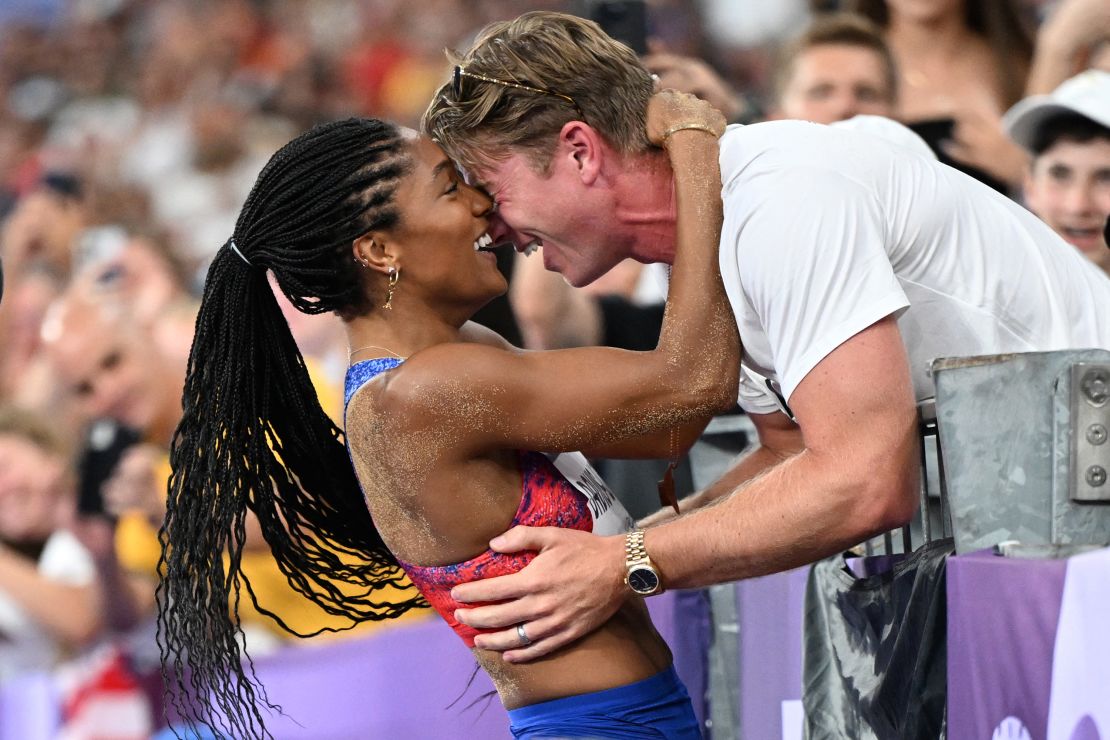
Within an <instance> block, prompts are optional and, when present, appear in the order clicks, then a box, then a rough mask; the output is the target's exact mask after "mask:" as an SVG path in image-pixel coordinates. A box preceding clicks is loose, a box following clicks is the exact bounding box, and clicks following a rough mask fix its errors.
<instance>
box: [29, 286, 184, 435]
mask: <svg viewBox="0 0 1110 740" xmlns="http://www.w3.org/2000/svg"><path fill="white" fill-rule="evenodd" d="M63 300H65V299H63ZM70 300H71V303H70V304H69V305H66V306H64V307H63V308H62V309H61V311H60V315H58V316H57V317H55V318H53V319H52V320H51V321H49V322H48V327H44V335H46V339H47V343H46V344H47V357H48V358H49V360H50V362H51V366H52V367H53V369H54V371H55V373H56V374H57V376H58V378H59V380H60V381H61V383H62V385H63V387H64V388H65V390H66V391H67V392H68V393H69V394H70V397H71V398H72V399H73V401H74V402H76V403H77V404H78V406H79V408H80V409H81V412H82V414H83V415H84V416H85V417H86V418H96V417H108V418H111V419H114V420H116V421H118V422H119V423H121V424H124V425H127V426H130V427H133V428H135V429H140V430H145V431H148V432H152V431H153V428H154V427H156V426H167V425H168V424H169V423H170V422H169V420H168V418H167V417H169V416H171V415H172V411H171V410H170V406H171V404H172V403H175V402H172V401H170V400H168V399H172V398H173V397H174V396H173V394H172V393H170V392H169V389H170V388H172V385H171V381H170V379H169V376H168V370H167V366H166V363H165V361H164V358H162V356H161V355H160V353H159V352H158V351H156V350H155V349H153V348H152V343H151V339H150V336H149V334H147V333H146V332H145V331H143V330H141V329H140V328H139V327H136V326H132V325H130V324H129V323H128V322H127V321H126V320H125V319H123V318H121V317H116V316H115V315H113V314H112V310H113V309H111V308H109V307H107V306H103V305H99V304H98V303H96V302H91V303H86V302H84V301H82V300H79V299H76V298H71V299H70Z"/></svg>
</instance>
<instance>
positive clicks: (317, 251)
mask: <svg viewBox="0 0 1110 740" xmlns="http://www.w3.org/2000/svg"><path fill="white" fill-rule="evenodd" d="M407 168H408V160H407V158H406V156H405V152H404V148H403V145H402V141H401V138H400V134H399V132H398V130H397V129H396V128H395V127H393V126H390V125H388V124H385V123H382V122H379V121H372V120H361V119H350V120H347V121H340V122H336V123H331V124H326V125H323V126H319V127H317V128H315V129H313V130H312V131H309V132H308V133H306V134H304V135H302V136H300V137H298V138H297V139H294V140H293V141H291V142H290V143H288V144H286V145H285V146H284V147H282V148H281V149H280V150H279V151H278V152H277V153H276V154H275V155H274V156H273V157H272V158H271V160H270V161H269V162H268V163H267V165H266V167H265V168H263V170H262V172H261V174H260V175H259V177H258V181H257V182H256V183H255V185H254V188H253V189H252V191H251V194H250V196H249V197H248V198H247V201H246V203H245V205H244V206H243V209H242V211H241V213H240V215H239V219H238V222H237V224H236V228H235V236H234V238H233V240H229V243H228V244H227V245H225V247H224V248H223V249H220V250H219V252H218V253H217V254H216V257H215V259H214V260H213V262H212V265H211V267H210V268H209V271H208V277H207V280H206V283H205V288H204V295H203V298H202V301H201V307H200V312H199V315H198V316H197V323H196V334H195V336H194V339H193V346H192V349H191V351H190V355H189V365H188V372H187V376H186V380H185V389H184V394H183V397H182V404H183V410H184V415H183V417H182V420H181V423H180V425H179V426H178V428H177V431H176V432H175V434H174V438H173V444H172V448H171V453H170V463H171V467H172V470H173V472H172V474H171V477H170V482H169V499H168V502H167V513H166V519H165V522H164V523H163V526H162V528H161V530H160V532H159V539H160V541H161V544H162V560H161V562H160V572H161V575H162V580H161V584H160V586H159V599H158V602H159V616H158V639H159V646H160V648H161V651H162V658H163V664H164V666H165V668H164V670H167V672H172V674H173V675H172V676H169V675H167V687H168V689H169V691H170V694H171V695H172V701H173V704H174V707H175V709H177V711H178V712H179V713H180V714H181V715H182V717H184V718H185V719H186V720H187V721H188V722H189V723H191V724H195V723H198V722H199V723H203V724H206V725H208V726H209V727H211V728H212V729H213V730H216V731H217V734H219V733H222V732H226V733H227V734H228V735H230V736H231V737H234V738H246V737H269V736H270V735H269V733H268V732H267V730H266V729H265V725H264V723H263V720H262V715H261V713H260V710H259V704H260V702H261V703H264V704H265V705H266V706H267V707H269V708H271V709H273V708H276V707H274V706H273V705H271V704H270V703H269V700H268V699H267V698H266V695H265V692H264V690H263V689H262V687H261V685H260V684H259V683H258V681H257V679H256V677H255V676H254V673H253V668H249V657H248V669H247V670H245V669H244V665H243V662H242V658H243V656H242V655H241V646H240V642H239V639H238V638H239V636H240V635H241V629H240V626H239V619H238V604H239V600H240V598H241V592H242V588H243V587H244V586H245V587H246V590H247V592H248V595H249V597H250V599H251V601H252V603H253V604H254V606H255V608H256V609H257V610H258V611H259V612H261V613H263V614H266V615H267V616H269V617H271V618H273V619H274V620H275V621H277V622H278V624H280V625H281V626H282V627H283V628H285V629H286V630H288V631H290V632H293V630H292V629H290V628H289V627H288V625H286V624H285V623H284V622H283V621H282V620H281V618H280V617H279V616H278V615H276V614H273V613H272V612H270V611H268V610H267V609H266V607H265V605H264V604H259V603H258V600H257V598H256V597H255V594H254V592H253V590H252V589H251V585H250V582H249V581H248V579H247V578H246V577H245V575H244V574H243V572H242V570H241V568H240V566H241V561H242V556H243V547H244V544H245V541H246V515H247V510H248V509H249V510H250V511H252V512H254V514H255V516H256V517H257V519H258V523H259V525H260V526H261V530H262V534H263V536H264V537H265V539H266V542H267V544H268V545H269V547H270V550H271V552H272V553H273V556H274V558H275V560H276V562H277V565H278V567H279V568H280V569H281V572H282V573H283V574H284V575H285V576H286V578H287V579H288V581H289V583H290V585H291V586H292V587H293V588H294V589H296V590H297V591H298V592H299V593H301V594H302V595H304V596H305V597H306V598H308V599H310V600H311V601H313V602H314V603H315V604H316V605H318V606H319V607H320V609H322V610H323V611H324V612H326V613H327V614H330V615H336V616H341V617H346V618H348V619H349V620H350V622H351V625H350V626H353V625H354V624H356V623H358V622H362V621H368V620H369V621H376V620H382V619H390V618H393V617H396V616H399V615H401V614H404V613H405V612H406V611H408V610H410V609H412V608H415V607H420V606H424V605H425V603H424V601H423V599H422V598H421V597H420V596H419V594H417V593H416V592H415V590H413V589H412V587H411V585H408V584H407V582H406V581H405V580H404V576H403V573H402V571H401V570H400V568H399V566H398V565H397V561H396V559H395V558H394V557H393V555H392V554H391V553H390V552H389V550H388V549H387V548H386V546H385V544H384V542H383V541H382V539H381V536H380V535H379V534H378V532H377V530H376V528H375V527H374V523H373V522H372V521H371V518H370V514H369V512H368V510H367V508H366V504H365V502H364V500H363V496H362V493H361V490H360V488H359V485H358V481H357V479H356V478H355V473H354V469H353V466H352V465H351V462H350V459H349V457H348V455H347V451H346V449H345V447H344V444H343V439H342V432H341V431H340V429H338V428H337V427H336V426H335V425H334V424H333V423H332V421H331V419H330V418H329V417H328V416H327V414H326V413H325V412H324V410H323V409H322V408H321V407H320V404H319V401H318V400H317V398H316V393H315V390H314V389H313V387H312V384H311V381H310V379H309V375H308V371H307V368H306V367H305V362H304V358H303V357H302V356H301V353H300V351H299V350H298V348H297V345H296V343H295V342H294V340H293V336H292V334H291V332H290V330H289V326H288V324H287V323H286V321H285V319H284V317H283V316H282V314H281V310H280V308H279V306H278V304H277V301H276V299H275V297H274V294H273V292H272V289H271V288H270V285H269V282H268V280H267V278H266V270H270V271H272V272H273V273H274V276H275V278H276V279H277V282H278V285H279V286H280V287H281V289H282V291H283V292H284V293H285V294H286V295H287V296H288V297H289V299H290V300H291V301H292V302H293V304H294V305H295V306H296V307H297V308H298V309H299V310H301V311H305V312H307V313H321V312H324V311H335V312H337V313H339V314H340V315H341V316H346V317H349V316H353V315H358V314H361V313H364V312H365V311H367V310H370V303H369V299H368V297H367V295H366V290H365V288H364V287H363V284H362V282H361V278H360V276H359V274H358V273H357V271H356V270H354V269H353V264H354V263H353V260H352V256H351V245H352V243H353V241H354V240H355V239H356V238H357V237H359V236H361V235H362V234H364V233H366V232H367V231H370V230H373V229H379V228H388V227H389V226H391V225H393V224H394V223H395V222H396V221H397V218H398V216H397V211H396V209H395V208H394V207H393V205H392V195H393V190H394V188H395V186H396V184H397V183H398V182H399V180H400V178H401V177H402V176H403V175H404V174H405V172H406V171H407ZM383 589H394V590H396V589H409V594H410V595H409V596H408V598H406V599H404V600H402V601H388V600H381V601H379V600H377V599H379V598H381V597H382V595H381V594H380V593H378V592H380V591H381V590H383ZM229 601H230V606H231V612H230V613H229ZM327 629H328V630H329V631H334V629H332V628H327ZM321 631H323V630H321ZM294 634H296V633H294ZM313 634H317V633H313ZM301 636H310V635H301ZM186 674H188V679H187V680H186V678H185V676H186Z"/></svg>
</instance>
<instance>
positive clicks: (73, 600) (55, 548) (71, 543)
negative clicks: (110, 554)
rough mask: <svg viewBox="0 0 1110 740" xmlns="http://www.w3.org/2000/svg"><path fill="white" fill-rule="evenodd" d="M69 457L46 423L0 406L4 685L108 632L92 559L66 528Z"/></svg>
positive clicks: (70, 508) (0, 662)
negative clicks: (102, 628) (105, 631)
mask: <svg viewBox="0 0 1110 740" xmlns="http://www.w3.org/2000/svg"><path fill="white" fill-rule="evenodd" d="M67 458H68V455H67V452H66V448H65V447H64V445H63V443H62V442H61V441H60V440H59V439H58V437H57V435H55V434H54V433H53V431H52V430H51V429H50V427H49V426H48V425H47V424H45V423H44V422H43V421H41V420H40V419H38V418H37V417H34V416H32V415H31V414H29V413H27V412H22V411H17V410H15V409H12V408H10V407H0V683H3V681H4V680H5V679H7V678H11V677H12V676H13V674H15V673H17V672H19V671H26V670H43V669H46V668H50V667H53V666H54V665H55V664H56V663H57V662H58V660H59V659H60V658H61V657H62V656H63V655H64V654H65V653H66V652H68V651H71V650H74V649H77V648H80V647H83V646H85V645H87V644H88V643H89V642H90V641H91V640H92V639H94V638H95V637H96V636H97V635H98V634H99V633H100V630H101V625H102V620H101V618H100V612H99V602H98V599H97V590H96V587H95V570H94V567H93V564H92V560H91V558H90V555H89V553H88V551H87V550H86V549H85V548H84V547H83V546H82V545H81V543H80V542H79V541H78V539H77V538H76V537H75V536H74V535H73V534H72V533H71V532H70V531H69V529H68V528H67V525H69V524H70V523H71V521H72V518H73V512H74V503H75V502H74V490H73V476H72V474H71V471H70V470H69V466H68V462H67Z"/></svg>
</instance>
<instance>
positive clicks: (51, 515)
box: [0, 433, 65, 543]
mask: <svg viewBox="0 0 1110 740" xmlns="http://www.w3.org/2000/svg"><path fill="white" fill-rule="evenodd" d="M64 481H65V463H64V462H63V460H62V459H60V458H59V457H58V456H56V455H52V454H51V453H49V452H47V451H46V450H43V449H42V448H40V447H38V446H37V445H35V444H34V443H32V442H31V441H29V440H27V439H24V438H23V437H21V436H19V435H15V434H7V433H0V539H3V540H6V541H8V542H12V543H24V542H42V541H44V540H46V538H47V537H48V536H49V535H50V533H51V532H52V531H54V528H55V527H56V526H57V524H58V522H57V512H58V506H59V501H60V499H61V497H62V495H63V492H64Z"/></svg>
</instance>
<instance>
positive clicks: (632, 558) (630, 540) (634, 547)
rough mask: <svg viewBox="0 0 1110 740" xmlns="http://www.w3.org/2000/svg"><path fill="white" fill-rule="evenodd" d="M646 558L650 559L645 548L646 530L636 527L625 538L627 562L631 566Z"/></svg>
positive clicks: (625, 558) (625, 557)
mask: <svg viewBox="0 0 1110 740" xmlns="http://www.w3.org/2000/svg"><path fill="white" fill-rule="evenodd" d="M646 560H648V554H647V550H646V549H645V548H644V530H642V529H634V530H632V531H631V532H629V533H628V534H627V535H625V538H624V561H625V564H626V565H629V566H631V565H633V564H635V563H642V562H644V561H646Z"/></svg>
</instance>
